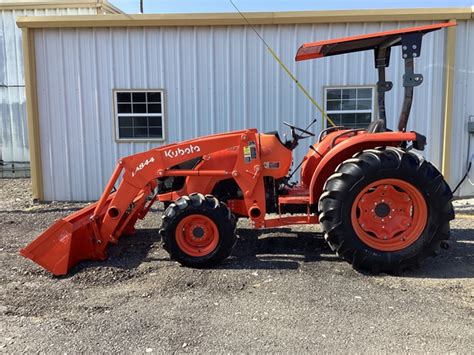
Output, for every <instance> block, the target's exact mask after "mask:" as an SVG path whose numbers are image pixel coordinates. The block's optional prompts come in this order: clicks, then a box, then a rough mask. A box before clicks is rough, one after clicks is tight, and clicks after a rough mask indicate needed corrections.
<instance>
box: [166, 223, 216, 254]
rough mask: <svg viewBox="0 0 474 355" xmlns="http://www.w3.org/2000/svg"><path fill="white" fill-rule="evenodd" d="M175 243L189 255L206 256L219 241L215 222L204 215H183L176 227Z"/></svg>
mask: <svg viewBox="0 0 474 355" xmlns="http://www.w3.org/2000/svg"><path fill="white" fill-rule="evenodd" d="M175 235H176V243H177V244H178V247H179V248H180V249H181V250H182V251H183V252H184V253H186V254H188V255H190V256H197V257H199V256H206V255H209V254H210V253H212V252H213V251H214V250H215V249H216V247H217V244H218V243H219V231H218V229H217V226H216V224H215V223H214V222H213V221H212V220H211V219H210V218H209V217H206V216H204V215H198V214H194V215H190V216H187V217H184V218H183V219H182V220H181V221H180V222H179V223H178V226H177V227H176V233H175Z"/></svg>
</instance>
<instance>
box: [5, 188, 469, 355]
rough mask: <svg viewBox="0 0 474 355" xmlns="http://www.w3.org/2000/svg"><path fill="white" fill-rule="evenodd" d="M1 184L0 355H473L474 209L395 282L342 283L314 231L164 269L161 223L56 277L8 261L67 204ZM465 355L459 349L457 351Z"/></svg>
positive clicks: (155, 220)
mask: <svg viewBox="0 0 474 355" xmlns="http://www.w3.org/2000/svg"><path fill="white" fill-rule="evenodd" d="M30 196H31V194H30V188H29V181H28V180H26V179H17V180H0V230H1V233H0V266H1V269H0V320H1V322H0V352H5V353H17V352H32V351H34V352H48V353H53V352H54V353H58V352H69V353H71V352H73V353H75V352H99V351H100V352H109V351H110V352H112V351H113V352H118V351H120V352H133V353H153V352H180V353H181V352H262V351H264V352H285V353H289V352H291V353H294V352H310V351H311V352H313V351H316V350H318V351H324V352H349V351H350V352H373V351H377V352H379V351H384V352H389V351H390V352H392V351H396V352H405V351H414V352H436V353H439V352H461V353H468V352H472V349H474V334H473V329H474V326H473V319H474V317H473V308H474V307H473V305H474V303H473V297H474V281H473V277H474V219H473V217H474V206H473V204H474V200H472V199H471V200H462V201H456V206H457V207H456V208H457V210H458V218H457V219H456V220H455V221H454V222H453V223H452V224H451V227H452V240H451V243H450V244H451V247H450V249H448V250H445V251H443V252H442V254H440V255H439V256H438V257H437V258H434V259H429V260H427V261H426V262H425V263H424V264H423V266H422V268H421V269H420V270H417V271H411V272H407V273H405V274H403V275H402V276H401V277H394V276H389V275H385V274H381V275H377V276H371V275H364V274H361V273H358V272H356V271H354V270H353V269H352V268H351V267H350V265H348V264H347V263H345V262H341V261H340V260H338V258H337V257H336V256H334V255H333V253H332V252H331V251H330V249H329V248H328V247H327V246H326V245H325V242H324V240H323V238H322V235H321V234H320V233H319V229H318V228H317V227H314V226H302V227H298V228H291V229H290V228H283V229H275V230H271V231H266V232H265V233H262V232H258V231H254V230H251V229H249V228H248V227H246V225H245V224H242V225H241V226H240V227H241V228H240V230H239V235H240V239H239V241H238V243H237V245H236V247H235V250H234V253H233V255H232V257H231V258H230V259H229V260H227V261H226V262H225V263H224V264H223V265H222V266H220V267H218V268H215V269H212V270H193V269H188V268H184V267H180V266H179V265H178V264H176V263H174V262H171V261H169V259H168V256H167V254H166V252H164V251H163V249H162V247H161V242H160V238H159V236H158V234H157V229H156V228H158V227H159V224H160V218H159V214H160V210H156V211H153V212H152V213H150V214H149V215H148V216H147V218H146V219H145V221H142V222H140V224H139V227H140V228H141V229H140V231H139V233H138V234H137V235H136V236H133V237H126V238H122V239H121V241H120V243H119V244H118V245H116V246H113V247H112V248H110V249H109V251H110V253H109V255H110V258H109V259H108V260H107V261H106V262H102V263H98V262H84V263H82V264H80V265H79V266H77V267H76V268H74V270H73V272H72V273H71V274H70V275H69V276H67V277H63V278H55V277H52V276H51V275H49V274H48V273H46V272H45V271H43V270H42V269H40V268H39V267H37V266H36V265H35V264H34V263H32V262H30V261H29V260H27V259H24V258H22V257H20V256H19V255H18V250H19V249H20V248H21V247H23V246H24V245H26V244H27V243H28V242H30V241H31V240H33V239H34V238H35V237H36V236H37V235H38V234H39V233H40V232H42V231H43V230H44V229H45V228H47V226H49V225H50V224H51V223H52V222H53V221H55V220H56V219H58V218H61V217H63V216H66V215H68V214H69V213H71V212H72V211H74V210H76V209H79V208H81V207H82V206H83V205H84V204H78V203H49V204H40V205H38V204H37V205H34V204H32V203H30ZM469 349H471V350H469Z"/></svg>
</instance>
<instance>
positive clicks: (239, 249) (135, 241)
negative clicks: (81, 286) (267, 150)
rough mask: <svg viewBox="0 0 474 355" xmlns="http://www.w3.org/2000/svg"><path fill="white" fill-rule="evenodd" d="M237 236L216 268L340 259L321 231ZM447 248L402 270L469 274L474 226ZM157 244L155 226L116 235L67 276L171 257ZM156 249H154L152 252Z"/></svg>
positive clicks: (457, 233)
mask: <svg viewBox="0 0 474 355" xmlns="http://www.w3.org/2000/svg"><path fill="white" fill-rule="evenodd" d="M238 234H239V239H238V241H237V244H236V245H235V247H234V250H233V253H232V256H231V257H230V258H229V259H228V260H226V261H225V262H224V263H223V264H222V265H220V266H218V267H216V269H268V270H270V269H289V270H295V269H298V268H299V266H300V263H301V262H307V263H308V262H317V261H331V262H341V260H340V259H339V258H338V257H337V256H336V255H335V254H334V253H333V252H332V251H331V249H330V248H329V247H328V245H327V244H326V242H325V240H324V238H323V236H322V234H321V233H315V232H301V231H292V230H291V229H290V228H275V229H268V230H265V231H256V230H254V229H239V230H238ZM451 235H452V237H451V240H450V242H449V245H450V248H449V249H448V250H441V253H440V255H439V256H438V257H436V258H428V259H427V260H425V262H424V263H423V264H422V266H421V268H420V269H418V270H411V271H406V272H405V273H404V274H403V276H405V277H411V278H444V279H449V278H473V277H474V230H473V229H453V230H452V234H451ZM157 243H161V238H160V236H159V234H158V230H157V229H140V230H138V231H137V234H136V235H135V236H130V237H124V238H120V240H119V243H118V244H117V245H112V246H111V247H110V248H109V258H108V259H107V260H106V261H103V262H92V261H88V262H82V263H81V264H80V265H77V266H76V267H74V268H73V269H72V270H71V274H70V275H74V274H76V273H80V272H81V270H83V269H85V268H96V267H110V268H118V269H126V270H132V269H136V268H138V266H139V265H140V264H142V263H143V262H150V261H158V262H160V261H163V262H165V261H169V258H168V255H167V254H166V253H165V252H164V251H162V252H160V253H158V254H160V255H158V256H156V255H150V250H151V249H152V248H154V247H156V246H157ZM154 254H156V253H154Z"/></svg>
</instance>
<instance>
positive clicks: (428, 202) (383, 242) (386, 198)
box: [319, 147, 454, 273]
mask: <svg viewBox="0 0 474 355" xmlns="http://www.w3.org/2000/svg"><path fill="white" fill-rule="evenodd" d="M451 198H452V193H451V190H450V188H449V186H448V185H447V183H446V182H445V181H444V179H443V176H442V175H441V174H440V172H439V171H438V170H437V169H436V168H435V167H434V166H433V165H432V164H430V163H428V162H427V161H425V160H423V159H420V158H419V157H418V156H417V155H416V154H414V153H411V152H406V151H404V150H401V149H398V148H392V147H388V148H381V149H372V150H366V151H363V152H361V153H359V154H357V155H356V156H355V157H354V158H352V159H348V160H346V161H345V162H343V163H342V164H341V165H340V166H339V167H338V169H337V171H336V173H335V174H333V175H332V176H331V177H330V178H329V179H328V181H327V182H326V185H325V191H324V193H323V194H322V195H321V198H320V201H319V210H320V217H319V218H320V221H321V223H322V225H323V229H324V231H325V238H326V240H327V242H328V243H329V245H330V246H331V248H332V249H333V250H335V251H337V253H338V254H339V255H340V256H341V257H342V258H344V259H345V260H347V261H349V262H350V263H352V264H353V266H354V267H356V268H360V269H368V270H371V271H373V272H379V271H385V272H391V273H399V272H401V271H403V270H404V269H407V268H414V267H418V266H419V264H420V263H421V261H422V260H423V259H425V258H426V257H428V256H432V255H436V254H437V253H438V251H439V249H440V244H441V243H442V242H443V241H444V240H446V239H448V238H449V221H450V220H451V219H453V218H454V212H453V208H452V204H451Z"/></svg>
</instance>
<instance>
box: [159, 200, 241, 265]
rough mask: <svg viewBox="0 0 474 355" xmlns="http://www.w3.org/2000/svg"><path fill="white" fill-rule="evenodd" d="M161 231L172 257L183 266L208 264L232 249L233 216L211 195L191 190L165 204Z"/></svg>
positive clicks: (234, 228)
mask: <svg viewBox="0 0 474 355" xmlns="http://www.w3.org/2000/svg"><path fill="white" fill-rule="evenodd" d="M160 233H161V235H162V236H163V239H164V248H165V250H167V251H168V253H169V254H170V257H171V259H173V260H176V261H178V262H179V263H181V264H182V265H184V266H190V267H197V268H201V267H211V266H214V265H216V264H218V263H220V262H221V261H223V260H224V259H226V258H227V257H228V256H229V255H230V253H231V252H232V248H233V246H234V244H235V241H236V220H235V217H234V215H233V214H232V213H231V211H230V210H229V208H228V207H227V206H226V205H225V204H224V203H222V202H220V201H219V200H217V199H216V198H215V197H214V196H211V195H206V196H204V195H202V194H199V193H193V194H191V195H189V196H182V197H180V198H179V199H178V200H176V201H175V202H174V203H171V204H170V205H169V206H168V208H167V209H166V211H165V212H164V215H163V224H162V227H161V231H160Z"/></svg>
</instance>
